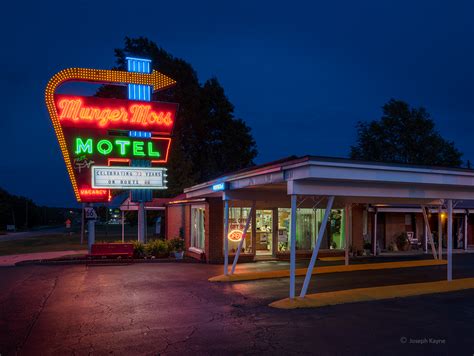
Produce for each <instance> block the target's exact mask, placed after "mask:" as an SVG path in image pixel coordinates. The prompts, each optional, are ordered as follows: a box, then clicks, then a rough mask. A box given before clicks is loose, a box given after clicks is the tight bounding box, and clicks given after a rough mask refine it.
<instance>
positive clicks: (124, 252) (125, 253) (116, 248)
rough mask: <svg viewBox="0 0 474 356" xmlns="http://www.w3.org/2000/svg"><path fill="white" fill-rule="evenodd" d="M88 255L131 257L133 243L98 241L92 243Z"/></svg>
mask: <svg viewBox="0 0 474 356" xmlns="http://www.w3.org/2000/svg"><path fill="white" fill-rule="evenodd" d="M88 256H89V257H91V258H93V257H102V258H107V257H117V258H122V257H126V258H132V257H133V244H122V243H99V244H92V247H91V253H90V254H89V255H88Z"/></svg>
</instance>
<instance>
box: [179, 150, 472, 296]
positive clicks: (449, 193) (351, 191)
mask: <svg viewBox="0 0 474 356" xmlns="http://www.w3.org/2000/svg"><path fill="white" fill-rule="evenodd" d="M184 192H185V194H186V197H187V198H198V197H199V198H202V197H221V198H222V199H223V200H224V209H225V210H224V235H223V236H224V237H223V238H224V261H225V262H224V273H225V274H227V273H228V253H229V251H228V243H227V232H228V207H229V200H232V201H233V204H236V205H237V204H241V206H253V207H255V206H257V207H261V208H264V207H266V206H270V205H273V206H275V203H276V204H278V206H280V207H291V221H290V276H291V277H290V298H293V297H294V295H295V290H294V288H295V260H296V247H295V245H296V243H295V241H296V209H297V207H306V206H312V207H314V206H316V205H318V204H322V203H326V214H325V217H324V219H323V222H322V228H321V229H320V230H319V235H318V238H317V239H316V242H315V246H314V248H313V255H312V258H311V261H310V265H309V267H308V274H307V276H306V277H307V278H306V279H305V283H304V286H303V290H302V292H301V296H304V295H305V294H306V289H307V286H308V283H309V280H310V276H311V274H312V269H313V267H314V263H315V261H316V257H317V253H318V250H319V245H320V243H321V240H322V234H323V231H324V227H325V225H326V223H327V219H328V215H329V213H328V211H329V210H330V209H331V208H344V209H346V211H347V212H348V216H349V218H350V209H351V208H350V207H351V205H352V204H355V203H365V204H386V205H390V204H407V205H416V206H422V207H423V212H425V207H426V206H431V207H433V206H437V207H438V206H442V205H444V204H445V205H447V209H448V280H451V278H452V268H451V266H452V263H451V262H452V261H451V259H452V221H453V219H452V209H453V201H459V200H468V199H474V171H472V170H468V169H456V168H441V167H424V166H410V165H401V164H387V163H373V162H361V161H353V160H348V159H340V158H327V157H316V156H305V157H301V158H296V157H290V158H288V159H283V160H281V161H277V162H273V163H269V164H266V165H262V166H257V167H253V168H250V169H245V170H242V171H238V172H235V173H233V174H229V175H226V176H223V177H220V178H218V179H215V180H213V181H210V182H206V183H203V184H200V185H196V186H193V187H191V188H188V189H185V191H184ZM237 206H238V205H237ZM424 216H425V221H427V220H426V219H427V218H426V214H425V213H424ZM349 230H350V229H349ZM348 235H349V240H350V231H348ZM429 235H430V237H431V234H429ZM347 245H348V244H347V243H346V246H347ZM431 245H432V249H433V255H434V256H435V258H437V255H436V251H435V248H434V243H433V241H432V243H431ZM346 251H347V247H346ZM239 252H240V251H238V252H237V256H236V258H238V253H239ZM346 256H347V253H346ZM234 265H235V259H234Z"/></svg>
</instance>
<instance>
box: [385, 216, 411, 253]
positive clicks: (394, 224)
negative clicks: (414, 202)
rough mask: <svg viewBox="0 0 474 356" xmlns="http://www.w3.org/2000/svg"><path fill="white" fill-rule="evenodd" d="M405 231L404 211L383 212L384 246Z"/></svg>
mask: <svg viewBox="0 0 474 356" xmlns="http://www.w3.org/2000/svg"><path fill="white" fill-rule="evenodd" d="M405 231H406V227H405V214H404V213H387V214H385V246H386V247H387V248H388V246H390V244H391V243H392V242H394V241H396V238H397V236H398V235H400V234H401V233H402V232H405Z"/></svg>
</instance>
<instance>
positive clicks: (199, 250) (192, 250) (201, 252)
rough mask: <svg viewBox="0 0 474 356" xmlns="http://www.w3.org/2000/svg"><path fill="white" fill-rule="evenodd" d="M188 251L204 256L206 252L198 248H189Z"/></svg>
mask: <svg viewBox="0 0 474 356" xmlns="http://www.w3.org/2000/svg"><path fill="white" fill-rule="evenodd" d="M188 251H189V252H194V253H199V254H201V255H202V254H204V250H201V249H200V248H197V247H192V246H191V247H189V248H188Z"/></svg>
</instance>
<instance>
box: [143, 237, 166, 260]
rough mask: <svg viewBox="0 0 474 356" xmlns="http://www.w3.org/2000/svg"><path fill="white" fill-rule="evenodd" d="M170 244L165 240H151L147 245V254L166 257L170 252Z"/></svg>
mask: <svg viewBox="0 0 474 356" xmlns="http://www.w3.org/2000/svg"><path fill="white" fill-rule="evenodd" d="M169 249H170V248H169V244H168V242H167V241H163V240H151V241H150V242H148V243H147V244H146V246H145V250H146V252H147V254H149V255H151V256H155V257H164V256H167V255H168V253H169Z"/></svg>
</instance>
